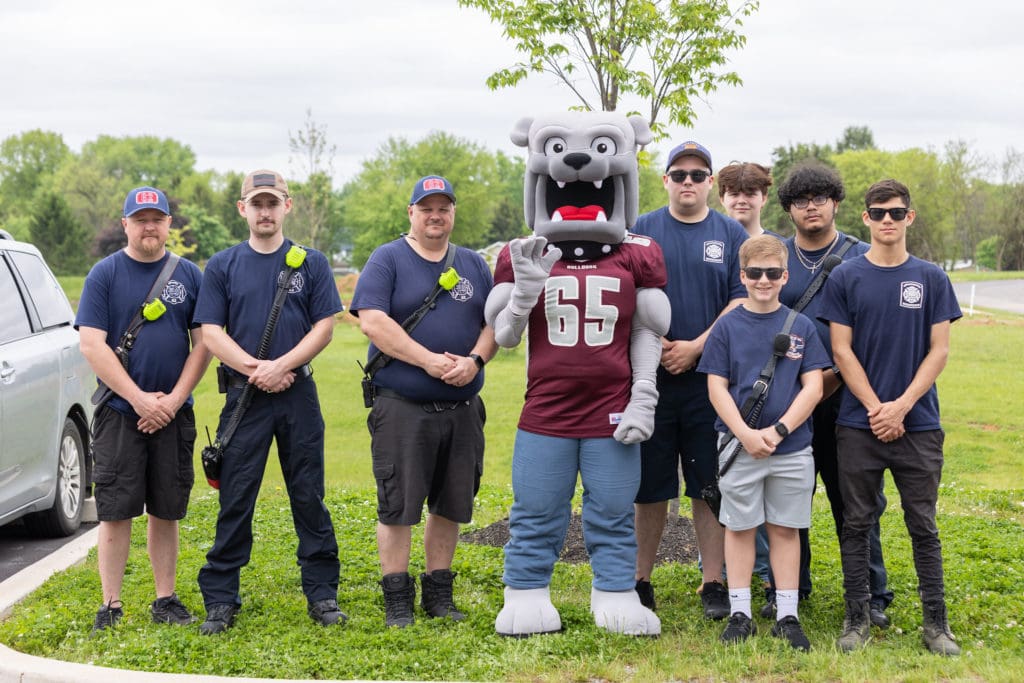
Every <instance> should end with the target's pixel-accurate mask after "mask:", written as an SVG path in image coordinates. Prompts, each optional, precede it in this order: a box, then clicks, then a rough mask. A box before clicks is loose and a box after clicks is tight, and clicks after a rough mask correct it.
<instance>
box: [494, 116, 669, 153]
mask: <svg viewBox="0 0 1024 683" xmlns="http://www.w3.org/2000/svg"><path fill="white" fill-rule="evenodd" d="M532 125H533V117H532V116H524V117H523V118H521V119H519V120H518V121H516V125H515V127H514V128H513V129H512V133H511V134H510V135H509V137H510V138H512V144H513V145H515V146H516V147H527V146H529V144H530V126H532ZM648 132H649V131H648Z"/></svg>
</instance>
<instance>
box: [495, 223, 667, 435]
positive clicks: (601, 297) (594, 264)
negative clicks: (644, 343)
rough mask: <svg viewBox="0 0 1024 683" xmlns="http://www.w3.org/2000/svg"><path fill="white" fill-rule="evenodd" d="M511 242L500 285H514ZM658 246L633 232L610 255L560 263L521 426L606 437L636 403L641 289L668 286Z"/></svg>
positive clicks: (541, 309) (543, 313) (532, 332)
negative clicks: (635, 330) (633, 363)
mask: <svg viewBox="0 0 1024 683" xmlns="http://www.w3.org/2000/svg"><path fill="white" fill-rule="evenodd" d="M512 281H513V273H512V262H511V259H510V257H509V251H508V245H506V246H505V247H504V249H502V251H501V253H500V254H499V255H498V263H497V266H496V268H495V272H494V283H495V284H499V283H502V282H512ZM665 282H666V274H665V261H664V258H663V257H662V254H661V248H660V247H659V246H658V244H657V243H656V242H655V241H654V240H652V239H650V238H647V237H641V236H638V235H628V236H627V237H626V240H625V241H624V242H623V243H622V244H621V245H620V246H619V248H618V249H617V250H615V251H614V252H612V253H611V254H609V255H608V256H602V257H601V258H598V259H594V260H588V261H558V262H557V263H555V266H554V268H552V270H551V275H550V277H548V281H547V284H546V285H545V288H544V293H543V294H542V296H541V299H540V300H538V302H537V305H536V306H534V308H533V310H532V311H531V312H530V326H529V335H528V342H529V347H528V350H527V353H528V363H527V371H526V372H527V383H526V403H525V405H524V406H523V412H522V415H521V416H520V418H519V428H520V429H523V430H526V431H528V432H532V433H534V434H543V435H545V436H558V437H566V438H576V439H579V438H604V437H610V436H611V435H612V433H613V432H614V431H615V427H616V425H617V424H618V422H619V418H620V417H621V414H622V411H623V410H624V409H625V408H626V404H627V403H628V402H629V396H630V387H631V385H632V381H633V378H632V371H631V367H630V362H629V333H630V327H631V325H632V322H633V313H634V312H635V310H636V290H637V289H639V288H643V287H662V286H664V285H665Z"/></svg>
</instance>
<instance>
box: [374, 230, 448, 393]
mask: <svg viewBox="0 0 1024 683" xmlns="http://www.w3.org/2000/svg"><path fill="white" fill-rule="evenodd" d="M457 249H458V247H456V246H455V245H454V244H452V243H451V242H449V243H448V253H447V254H446V255H445V259H444V266H442V267H441V273H442V274H444V273H445V272H447V271H448V269H449V268H451V267H452V264H453V263H455V251H456V250H457ZM443 289H444V287H443V286H442V285H441V281H440V279H438V281H437V282H435V283H434V288H433V289H432V290H430V294H428V295H427V298H425V299H424V300H423V305H422V306H420V307H419V308H417V309H416V310H415V311H413V313H412V315H410V316H409V317H408V318H406V319H405V320H404V321H403V322H402V329H403V330H405V331H406V333H411V332H412V331H413V330H414V329H415V328H416V326H417V325H419V324H420V321H421V320H423V316H425V315H426V314H427V311H429V310H430V309H432V308H434V302H435V301H436V300H437V296H438V295H439V294H440V293H441V291H442V290H443ZM390 361H391V356H389V355H387V354H385V353H384V352H383V351H381V350H380V349H378V350H377V352H376V353H374V354H373V357H372V358H370V360H369V361H367V362H366V365H362V364H360V365H359V367H360V368H362V370H363V374H364V375H365V376H366V377H367V378H370V379H372V378H373V376H374V374H376V372H377V371H378V370H380V369H381V368H382V367H384V366H385V365H387V364H388V363H389V362H390ZM356 362H357V363H358V361H356Z"/></svg>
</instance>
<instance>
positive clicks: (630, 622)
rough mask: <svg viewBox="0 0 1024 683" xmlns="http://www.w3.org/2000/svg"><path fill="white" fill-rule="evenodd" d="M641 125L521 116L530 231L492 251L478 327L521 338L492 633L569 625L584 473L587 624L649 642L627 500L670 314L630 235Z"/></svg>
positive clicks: (612, 117)
mask: <svg viewBox="0 0 1024 683" xmlns="http://www.w3.org/2000/svg"><path fill="white" fill-rule="evenodd" d="M651 139H652V136H651V131H650V128H649V127H648V125H647V123H646V122H645V121H644V120H643V119H642V118H641V117H638V116H632V117H629V118H627V117H625V116H623V115H621V114H616V113H615V112H566V113H559V114H553V115H550V116H545V117H538V118H526V119H522V120H521V121H519V122H518V123H517V124H516V126H515V129H514V130H513V131H512V141H513V142H514V143H515V144H516V145H519V146H521V147H526V148H527V149H528V154H529V156H528V160H527V164H526V189H525V193H524V195H525V197H524V198H525V209H526V222H527V224H528V225H529V226H530V227H531V228H532V229H533V235H531V236H529V237H524V238H521V239H517V240H513V241H512V242H511V243H509V244H508V245H507V246H506V247H505V248H504V249H503V250H502V252H501V253H500V254H499V256H498V263H497V266H496V269H495V274H494V282H495V286H494V290H493V291H492V292H491V295H490V296H489V297H488V299H487V309H486V317H487V322H488V323H489V324H490V325H492V326H493V327H494V331H495V338H496V339H497V342H498V344H499V345H501V346H503V347H514V346H516V345H517V344H519V342H520V339H521V337H522V335H523V332H524V331H525V330H526V329H529V336H528V339H529V342H528V343H529V347H528V349H529V355H528V362H527V388H526V402H525V405H524V406H523V412H522V415H521V416H520V420H519V428H518V431H517V432H516V440H515V447H514V452H513V461H512V487H513V491H514V497H515V500H514V502H513V504H512V510H511V513H510V516H509V526H510V532H511V538H510V540H509V542H508V544H507V545H506V546H505V572H504V577H503V580H504V583H505V605H504V607H503V608H502V610H501V612H500V613H499V614H498V617H497V619H496V620H495V629H496V630H497V632H498V633H499V634H501V635H506V636H528V635H532V634H535V633H550V632H554V631H559V630H561V628H562V621H561V618H560V617H559V614H558V610H556V609H555V606H554V605H553V604H552V602H551V596H550V590H549V585H550V583H551V574H552V571H553V570H554V565H555V562H556V561H557V559H558V555H559V552H560V551H561V548H562V545H563V543H564V540H565V534H566V531H567V529H568V526H569V519H570V515H571V501H572V496H573V492H574V491H575V488H576V477H577V474H578V475H579V476H580V477H581V480H582V483H583V534H584V539H585V542H586V547H587V552H588V553H589V555H590V562H591V567H592V568H593V573H594V579H593V585H592V588H591V593H590V611H591V613H592V614H593V615H594V621H595V622H596V624H597V625H598V626H599V627H601V628H604V629H607V630H608V631H612V632H614V633H626V634H630V635H647V636H653V635H658V634H659V633H660V632H661V622H660V621H659V620H658V617H657V616H656V615H655V614H654V612H652V611H650V610H648V609H647V608H646V607H644V606H642V605H641V604H640V600H639V598H638V596H637V594H636V590H635V585H636V582H635V579H634V572H635V565H636V536H635V533H634V530H633V516H634V515H633V500H634V498H635V496H636V492H637V489H638V487H639V485H640V442H641V441H644V440H645V439H648V438H649V437H650V436H651V433H652V431H653V430H654V408H655V404H656V403H657V401H658V391H657V388H656V386H657V385H656V379H655V373H656V370H657V368H658V363H659V360H660V358H661V336H662V335H663V334H665V332H666V331H667V330H668V326H669V319H670V306H669V301H668V298H667V297H666V296H665V294H664V292H662V291H661V289H659V288H660V287H662V286H664V284H665V281H666V272H665V263H664V259H663V257H662V253H661V249H660V247H659V246H658V245H657V243H655V242H653V241H652V240H650V239H648V238H646V237H641V236H637V235H631V234H629V233H628V232H627V230H628V228H630V227H631V226H632V225H633V224H634V223H635V222H636V218H637V209H638V204H639V197H638V169H637V159H636V152H637V146H638V145H643V144H647V143H649V142H650V141H651Z"/></svg>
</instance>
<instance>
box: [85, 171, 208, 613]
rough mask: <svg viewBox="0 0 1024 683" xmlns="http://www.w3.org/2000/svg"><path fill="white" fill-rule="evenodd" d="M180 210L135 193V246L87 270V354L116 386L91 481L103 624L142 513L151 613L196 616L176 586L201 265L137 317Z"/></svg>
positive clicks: (189, 266)
mask: <svg viewBox="0 0 1024 683" xmlns="http://www.w3.org/2000/svg"><path fill="white" fill-rule="evenodd" d="M170 211H171V210H170V205H169V204H168V202H167V196H166V195H164V193H163V192H161V191H160V190H158V189H156V188H153V187H139V188H136V189H134V190H132V191H131V192H129V193H128V196H127V197H126V198H125V201H124V214H123V218H121V225H122V226H123V227H124V232H125V235H126V236H127V238H128V244H127V246H125V248H124V249H122V250H120V251H118V252H116V253H114V254H111V255H110V256H108V257H106V258H105V259H103V260H102V261H100V262H99V263H97V264H96V265H95V266H93V268H92V270H91V271H89V275H88V276H87V277H86V278H85V286H84V287H83V288H82V299H81V301H80V302H79V304H78V315H77V317H76V319H75V327H77V328H78V332H79V335H80V336H81V346H82V354H83V355H84V356H85V357H86V359H87V360H88V361H89V364H90V365H91V366H92V369H93V370H94V371H95V372H96V376H97V377H98V378H99V379H100V380H101V381H102V382H103V384H105V385H106V386H107V387H109V388H110V390H111V391H112V392H113V394H111V395H110V398H109V400H108V401H107V402H106V403H104V404H103V405H102V406H100V407H98V408H97V410H96V415H95V418H94V423H93V457H94V458H95V463H94V470H93V479H94V481H95V482H96V514H97V516H98V517H99V520H100V528H99V543H98V544H97V554H98V559H99V572H100V583H101V584H102V587H103V606H102V607H100V609H99V611H98V612H97V614H96V620H95V622H94V623H93V629H94V630H102V629H105V628H108V627H110V626H113V625H115V624H116V623H117V621H118V620H119V619H120V618H121V616H122V615H123V608H122V606H121V584H122V582H123V580H124V571H125V565H126V563H127V561H128V551H129V547H130V545H131V533H132V519H133V518H134V517H138V516H139V515H141V514H142V513H143V509H145V512H146V514H147V518H148V519H147V527H148V539H149V547H148V550H149V560H150V564H151V565H152V567H153V580H154V583H155V584H156V596H157V599H156V601H155V602H154V603H153V604H152V606H151V612H152V616H153V620H154V621H156V622H158V623H175V624H190V623H192V621H193V619H192V615H191V614H190V613H189V612H188V610H187V609H186V608H185V606H184V605H183V604H182V603H181V601H180V600H179V599H178V596H177V595H176V594H175V592H174V584H175V570H176V566H177V560H178V520H180V519H182V518H183V517H184V516H185V512H186V510H187V508H188V499H189V494H190V493H191V490H192V479H193V473H192V457H193V454H192V449H193V446H194V445H195V439H196V421H195V416H194V414H193V412H192V390H193V389H194V388H195V386H196V384H197V383H198V382H199V380H200V378H202V376H203V372H204V371H205V370H206V366H207V364H208V363H209V362H210V355H209V352H208V351H207V350H206V346H205V345H204V344H203V335H202V332H201V331H200V330H199V329H198V326H197V325H196V324H195V323H193V319H192V318H193V315H192V314H193V311H194V310H195V306H196V297H198V296H199V290H200V283H201V281H202V274H201V273H200V272H199V268H198V267H197V266H196V265H195V264H193V263H191V262H190V261H187V260H185V259H181V260H179V261H178V263H177V264H176V265H175V266H174V270H172V271H171V273H170V276H169V277H168V278H167V282H166V283H165V284H164V286H163V288H162V289H161V291H159V292H157V296H156V298H157V299H158V300H159V302H160V303H162V304H163V308H164V309H165V310H164V311H163V313H162V314H158V312H159V307H153V306H150V307H149V308H148V310H149V314H148V315H147V316H146V317H144V318H137V317H136V314H137V313H138V312H139V311H140V306H141V305H142V304H143V303H152V302H144V301H143V300H144V298H145V297H146V295H147V293H148V292H149V290H150V289H151V288H152V287H153V285H154V284H157V281H158V280H159V279H160V275H161V274H162V272H163V269H164V266H165V264H168V259H169V258H171V253H170V252H168V251H167V249H166V248H165V246H164V245H165V244H166V243H167V237H168V235H169V231H170V228H171V215H170ZM168 267H170V266H169V265H168ZM136 320H140V321H142V322H141V326H140V327H138V328H137V330H135V332H132V330H131V329H129V328H134V327H135V325H134V324H133V323H134V321H136ZM126 331H127V332H128V333H129V337H134V341H133V343H128V337H125V333H126ZM122 342H124V343H123V344H122ZM125 347H130V348H129V350H127V351H126V350H125ZM119 356H120V357H119Z"/></svg>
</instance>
